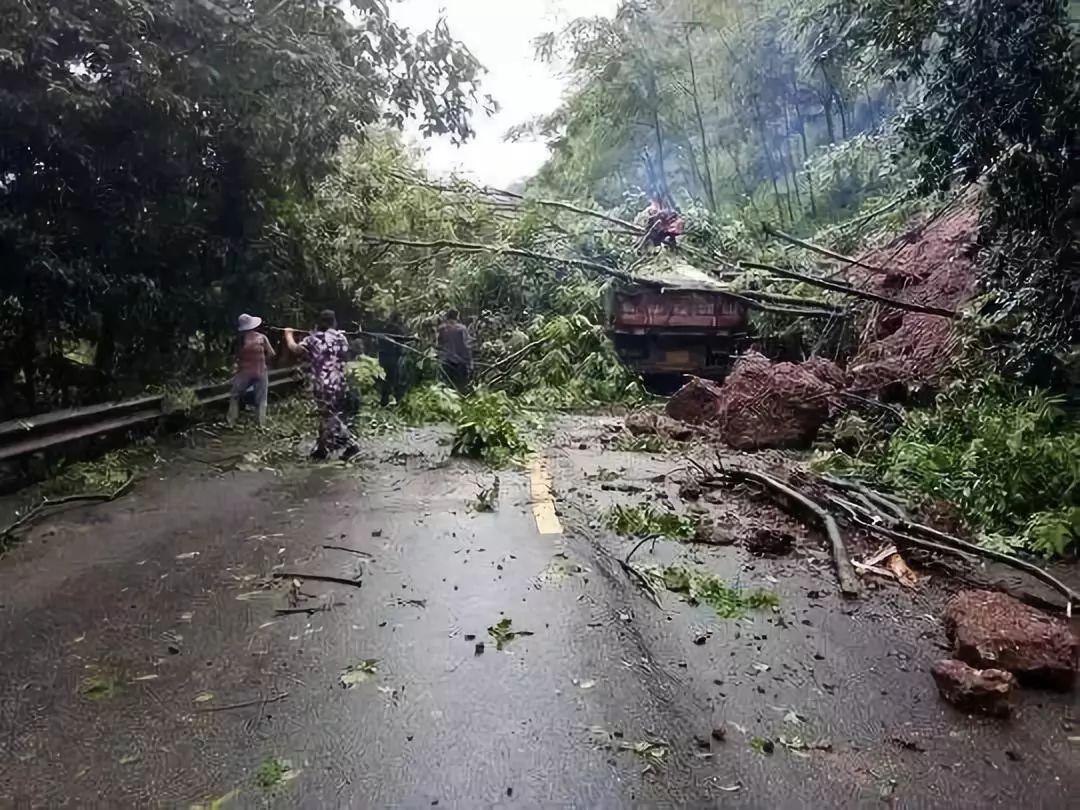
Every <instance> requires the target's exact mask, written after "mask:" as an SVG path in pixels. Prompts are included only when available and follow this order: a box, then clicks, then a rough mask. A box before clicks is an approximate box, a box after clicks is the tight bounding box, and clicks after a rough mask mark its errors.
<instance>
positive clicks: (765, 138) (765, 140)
mask: <svg viewBox="0 0 1080 810" xmlns="http://www.w3.org/2000/svg"><path fill="white" fill-rule="evenodd" d="M753 105H754V120H755V122H756V123H757V127H758V134H760V135H761V148H762V149H764V150H765V166H766V168H767V169H768V172H769V179H770V180H771V181H772V187H773V197H774V198H775V200H776V213H777V215H778V216H779V217H780V219H783V218H784V204H783V201H782V200H781V198H780V186H779V185H778V184H777V182H776V165H775V164H774V163H773V159H772V152H771V151H770V149H769V135H768V133H767V132H766V131H765V121H764V120H763V119H762V117H761V106H760V105H759V104H758V100H757V96H753ZM790 208H791V201H790V199H789V200H788V209H789V211H790Z"/></svg>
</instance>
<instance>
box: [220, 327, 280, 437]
mask: <svg viewBox="0 0 1080 810" xmlns="http://www.w3.org/2000/svg"><path fill="white" fill-rule="evenodd" d="M260 324H262V318H259V317H257V316H255V315H248V314H247V313H244V314H243V315H241V316H240V317H239V318H237V321H236V331H238V332H239V333H240V348H239V350H238V351H237V353H236V373H235V374H234V375H233V381H232V397H231V398H230V399H229V424H230V425H231V424H233V423H235V422H236V418H237V417H238V416H239V415H240V397H242V396H243V395H244V392H245V391H247V390H248V389H249V388H252V387H254V389H255V413H256V415H257V418H258V420H259V425H264V424H265V423H266V396H267V389H268V384H267V383H268V380H267V365H268V363H269V362H270V361H271V360H273V359H274V357H276V356H277V355H276V353H275V352H274V347H273V346H271V345H270V341H269V340H267V338H266V335H264V334H262V333H261V332H258V331H256V330H257V329H258V328H259V326H260Z"/></svg>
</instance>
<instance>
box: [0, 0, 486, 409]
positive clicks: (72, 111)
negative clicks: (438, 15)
mask: <svg viewBox="0 0 1080 810" xmlns="http://www.w3.org/2000/svg"><path fill="white" fill-rule="evenodd" d="M479 72H480V68H479V65H478V64H477V63H476V62H475V60H474V59H473V58H472V56H471V55H470V54H469V53H468V51H466V50H465V49H464V48H462V47H460V46H459V45H458V44H457V43H455V42H454V41H453V40H452V39H451V37H450V35H449V33H448V31H447V30H446V28H445V26H439V27H438V28H437V29H436V30H435V31H432V32H429V33H425V34H421V35H419V36H413V35H411V34H410V33H409V32H407V31H405V30H403V29H402V28H400V27H399V26H397V25H396V24H394V23H393V22H392V21H391V20H390V18H389V14H388V11H387V8H386V6H385V5H384V3H383V2H382V0H350V1H349V2H346V3H336V2H327V0H293V1H292V2H288V3H281V2H275V1H274V0H244V2H240V0H192V1H191V2H180V0H165V2H148V0H92V1H91V0H61V1H60V2H57V3H54V4H43V3H32V2H29V0H11V2H6V3H5V4H4V5H3V8H2V10H0V98H2V99H3V103H2V104H0V265H2V267H3V272H2V273H0V357H3V360H2V361H0V396H2V405H3V407H2V410H3V411H4V412H7V413H10V412H17V411H27V410H34V409H37V408H40V407H42V406H47V405H49V404H52V402H55V401H67V400H69V399H70V398H73V397H69V393H71V390H72V389H74V390H76V391H77V392H78V393H80V394H82V395H87V394H86V392H93V391H95V390H96V391H97V392H98V395H100V393H101V390H102V389H104V388H108V387H109V385H110V384H111V383H113V382H114V381H115V380H116V379H117V378H125V377H128V376H132V375H135V376H137V377H138V378H139V379H138V384H140V385H141V384H144V383H145V382H148V381H152V380H153V379H154V378H160V377H163V376H167V375H170V374H181V373H184V372H185V371H186V372H188V373H191V371H192V370H197V369H200V368H201V367H203V366H204V365H205V361H206V359H207V358H212V359H213V360H214V361H217V360H218V359H219V358H220V356H221V354H222V353H223V352H224V351H225V350H227V348H228V345H227V338H225V337H224V336H226V335H229V334H230V332H231V328H230V327H231V325H232V324H233V323H234V319H235V317H236V315H237V314H238V312H239V311H240V310H242V309H264V310H265V309H267V308H269V307H270V306H271V305H272V304H274V303H277V302H279V301H281V300H283V299H288V298H291V297H292V296H301V295H305V294H318V293H320V292H324V291H322V290H320V289H319V288H318V287H313V286H312V285H311V284H310V283H309V279H307V278H304V277H302V276H301V275H299V274H298V273H297V272H296V269H297V268H294V267H292V266H282V265H280V264H274V263H272V262H268V261H267V257H266V256H265V254H264V245H263V243H262V238H263V235H264V231H265V229H266V228H267V227H268V226H269V223H271V222H273V221H274V220H275V218H276V217H277V216H278V214H279V210H280V209H281V207H282V206H288V205H290V204H292V202H294V201H296V200H303V199H305V198H306V197H307V196H308V195H309V193H310V190H311V188H312V187H313V185H315V184H316V183H318V182H319V180H320V178H321V177H322V176H323V175H324V174H325V173H326V172H327V171H328V170H330V169H332V168H333V163H332V158H333V154H334V151H335V149H336V148H337V146H338V143H339V142H340V140H341V139H342V137H344V136H346V135H355V133H356V132H357V131H358V128H359V127H362V126H364V125H367V124H371V123H373V122H376V121H379V120H385V121H388V122H390V123H391V124H396V125H400V123H401V122H402V121H403V120H404V119H405V118H406V117H407V116H418V118H419V120H420V122H421V123H422V127H423V129H424V130H426V131H430V132H449V133H453V134H454V135H455V136H456V137H458V138H462V139H464V138H467V137H468V136H469V135H470V133H471V129H470V125H469V113H470V109H471V107H472V106H473V104H474V103H475V101H476V100H477V99H476V80H477V77H478V75H479Z"/></svg>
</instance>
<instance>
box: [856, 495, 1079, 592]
mask: <svg viewBox="0 0 1080 810" xmlns="http://www.w3.org/2000/svg"><path fill="white" fill-rule="evenodd" d="M835 500H836V501H840V502H841V503H842V504H846V507H845V508H847V509H849V510H850V509H854V510H856V511H858V512H862V513H863V514H864V515H865V516H866V517H870V518H873V517H875V516H874V515H871V514H868V513H867V512H866V510H864V509H860V508H859V507H857V506H855V505H854V504H852V503H849V502H846V501H843V499H840V498H837V499H835ZM849 514H850V511H849ZM878 517H881V516H878ZM885 519H886V520H887V521H888V522H889V523H890V526H888V527H884V526H880V525H878V524H876V523H873V522H872V520H871V521H865V520H864V521H863V522H864V523H866V527H867V528H870V529H871V530H873V531H876V532H878V533H879V534H881V535H882V536H886V537H890V539H895V540H899V541H902V542H908V543H911V544H912V545H917V546H921V547H923V548H927V549H929V550H931V551H938V552H940V553H942V554H952V555H954V556H963V557H969V558H970V557H985V558H987V559H991V560H994V561H996V562H1000V563H1003V564H1004V565H1007V566H1009V567H1010V568H1015V569H1017V570H1018V571H1023V572H1025V573H1027V574H1029V575H1030V576H1032V577H1034V578H1035V579H1037V580H1039V581H1040V582H1042V583H1044V584H1045V585H1049V586H1050V587H1051V588H1053V589H1054V590H1056V591H1057V592H1058V593H1060V594H1061V595H1062V596H1064V597H1065V599H1066V600H1067V602H1068V604H1067V606H1066V609H1067V610H1070V611H1071V606H1072V603H1074V602H1080V592H1077V591H1075V590H1073V589H1072V588H1070V587H1069V586H1068V585H1066V584H1065V583H1064V582H1062V581H1061V580H1059V579H1058V578H1057V577H1055V576H1054V575H1053V574H1051V573H1050V572H1049V571H1046V570H1044V569H1042V568H1040V567H1039V566H1037V565H1035V564H1034V563H1030V562H1028V561H1027V560H1022V559H1020V558H1019V557H1014V556H1012V555H1011V554H1005V553H1004V552H1001V551H995V550H993V549H989V548H983V547H982V546H979V545H976V544H975V543H969V542H968V541H967V540H961V539H960V538H959V537H953V536H952V535H951V534H946V533H945V532H940V531H938V530H937V529H933V528H931V527H930V526H924V525H923V524H921V523H915V522H914V521H911V520H897V519H889V518H885ZM853 520H858V518H853ZM913 532H918V533H921V534H925V535H927V536H929V537H933V538H935V540H934V541H930V540H926V539H923V538H920V537H913V536H912V533H913Z"/></svg>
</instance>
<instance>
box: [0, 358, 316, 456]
mask: <svg viewBox="0 0 1080 810" xmlns="http://www.w3.org/2000/svg"><path fill="white" fill-rule="evenodd" d="M299 371H300V367H299V366H289V367H287V368H279V369H274V370H273V371H271V372H270V374H269V377H270V382H269V387H270V388H271V389H274V388H279V387H282V386H285V385H292V384H294V383H296V382H297V381H298V380H299V375H298V372H299ZM231 387H232V383H231V381H230V382H221V383H209V384H207V385H202V386H198V387H196V388H193V389H192V392H193V393H194V394H195V407H202V406H204V405H213V404H215V403H218V402H225V401H227V400H228V399H229V397H230V392H231ZM168 415H169V414H168V412H166V411H165V396H164V395H163V394H156V395H153V396H145V397H137V398H135V399H128V400H123V401H121V402H105V403H101V404H99V405H88V406H86V407H84V408H66V409H64V410H61V411H50V412H49V413H43V414H40V415H39V416H32V417H27V418H25V419H12V420H10V421H8V422H0V461H6V460H8V459H13V458H18V457H19V456H25V455H29V454H31V453H37V452H40V451H42V450H47V449H49V448H50V447H57V446H60V445H63V444H67V443H69V442H74V441H77V440H79V439H85V438H89V437H91V436H100V435H104V434H106V433H112V432H113V431H117V430H122V429H124V428H131V427H135V426H136V425H141V424H145V423H148V422H153V421H154V420H156V419H160V418H162V417H163V416H168Z"/></svg>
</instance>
